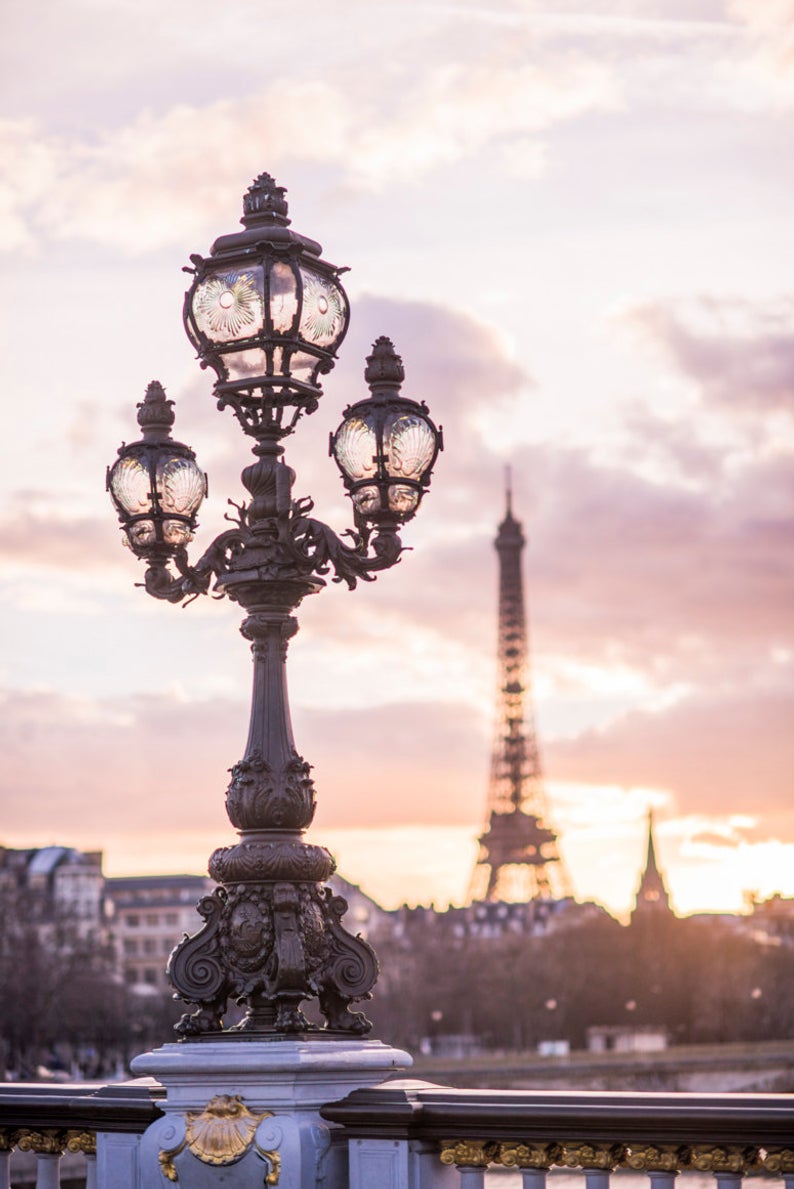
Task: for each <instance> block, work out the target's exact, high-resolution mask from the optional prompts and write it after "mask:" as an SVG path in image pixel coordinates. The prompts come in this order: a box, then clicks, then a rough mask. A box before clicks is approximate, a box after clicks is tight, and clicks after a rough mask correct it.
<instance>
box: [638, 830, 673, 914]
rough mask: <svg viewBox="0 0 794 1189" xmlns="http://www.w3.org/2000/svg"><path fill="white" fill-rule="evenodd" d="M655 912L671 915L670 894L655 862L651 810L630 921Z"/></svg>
mask: <svg viewBox="0 0 794 1189" xmlns="http://www.w3.org/2000/svg"><path fill="white" fill-rule="evenodd" d="M648 911H657V912H665V913H671V912H672V911H673V910H672V908H671V907H670V893H669V892H668V891H667V888H666V886H665V882H664V876H663V875H662V873H661V871H660V870H659V866H658V864H657V862H656V846H655V843H654V838H653V810H652V809H649V810H648V851H647V855H646V858H645V870H644V871H643V873H642V876H641V878H640V886H639V887H638V888H637V896H636V899H635V901H634V909H633V911H632V914H631V918H632V920H634V919H635V917H636V914H637V913H643V914H644V913H645V912H648Z"/></svg>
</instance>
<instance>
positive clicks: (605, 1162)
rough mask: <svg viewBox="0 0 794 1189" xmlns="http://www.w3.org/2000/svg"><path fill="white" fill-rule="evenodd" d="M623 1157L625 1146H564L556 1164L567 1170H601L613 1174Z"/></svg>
mask: <svg viewBox="0 0 794 1189" xmlns="http://www.w3.org/2000/svg"><path fill="white" fill-rule="evenodd" d="M625 1155H626V1145H625V1144H597V1145H596V1144H564V1145H563V1148H562V1153H561V1156H560V1159H559V1162H558V1163H560V1164H564V1165H566V1166H567V1167H568V1168H601V1169H606V1170H607V1171H608V1172H614V1170H615V1169H616V1168H617V1166H618V1165H619V1164H620V1163H621V1162H622V1161H623V1159H624V1157H625Z"/></svg>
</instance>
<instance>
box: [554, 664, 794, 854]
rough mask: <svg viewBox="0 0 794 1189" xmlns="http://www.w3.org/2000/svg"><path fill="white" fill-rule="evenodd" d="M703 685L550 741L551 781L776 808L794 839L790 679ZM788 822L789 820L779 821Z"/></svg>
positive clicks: (684, 800) (762, 811) (748, 808)
mask: <svg viewBox="0 0 794 1189" xmlns="http://www.w3.org/2000/svg"><path fill="white" fill-rule="evenodd" d="M790 669H791V666H789V668H788V670H787V671H786V672H785V673H783V674H781V675H780V678H779V681H778V682H777V683H776V684H773V683H771V682H768V683H766V684H764V685H755V686H751V687H749V688H746V689H741V688H734V689H728V690H725V691H719V690H708V691H699V692H697V693H694V694H693V695H692V696H690V697H686V698H682V699H681V700H680V701H678V702H677V703H676V704H675V705H674V706H671V707H669V708H667V709H666V710H662V711H657V712H649V711H646V710H637V711H634V712H632V713H630V714H627V715H625V716H623V717H622V718H620V719H618V720H616V721H615V722H613V723H612V724H611V725H610V726H609V727H607V728H604V729H602V730H599V731H592V730H590V731H585V732H583V733H582V734H580V735H579V736H577V737H576V738H574V739H569V740H564V739H557V740H550V741H548V742H547V747H546V752H547V756H548V765H549V770H550V771H553V773H554V777H555V779H560V780H574V781H576V780H579V781H586V782H592V783H594V784H599V783H601V784H610V783H615V784H621V785H624V786H630V785H637V784H640V785H645V786H648V787H651V788H660V789H665V790H669V791H670V792H672V794H673V795H674V797H675V799H676V802H677V806H678V809H679V812H686V813H706V814H713V815H715V816H716V815H725V814H735V813H742V814H750V815H753V816H755V815H758V816H759V817H763V816H765V815H767V814H773V813H774V814H776V815H777V819H778V820H779V822H780V824H781V832H780V833H779V835H778V837H779V838H780V839H781V840H782V841H794V808H793V807H792V787H793V785H794V735H793V734H792V731H791V723H792V720H793V719H794V681H792V675H791V671H790ZM783 821H785V827H784V826H783Z"/></svg>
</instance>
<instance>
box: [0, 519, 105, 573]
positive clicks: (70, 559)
mask: <svg viewBox="0 0 794 1189" xmlns="http://www.w3.org/2000/svg"><path fill="white" fill-rule="evenodd" d="M113 521H114V516H113V514H112V512H110V514H109V515H108V517H107V518H106V519H104V520H103V519H101V518H100V517H98V516H97V517H92V516H75V517H67V516H63V515H54V516H52V515H48V514H46V513H44V512H41V511H39V510H37V509H32V510H28V511H19V510H14V511H13V512H12V513H11V514H8V513H7V514H6V517H5V518H4V519H3V520H2V521H0V559H2V560H3V561H4V562H11V563H15V564H19V565H23V566H30V565H33V566H36V567H41V566H43V567H45V568H48V569H56V570H75V571H84V570H96V569H104V568H106V567H107V566H115V565H117V564H118V563H119V562H120V561H121V560H122V559H121V557H120V556H119V544H120V543H121V542H120V539H119V537H117V535H116V532H115V530H114V527H113Z"/></svg>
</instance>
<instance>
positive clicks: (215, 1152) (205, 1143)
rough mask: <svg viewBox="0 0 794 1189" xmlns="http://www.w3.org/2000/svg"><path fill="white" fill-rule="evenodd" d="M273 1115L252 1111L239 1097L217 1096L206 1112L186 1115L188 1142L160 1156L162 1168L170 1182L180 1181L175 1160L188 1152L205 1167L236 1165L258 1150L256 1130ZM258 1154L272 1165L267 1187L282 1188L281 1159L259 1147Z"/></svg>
mask: <svg viewBox="0 0 794 1189" xmlns="http://www.w3.org/2000/svg"><path fill="white" fill-rule="evenodd" d="M272 1114H273V1112H272V1111H262V1112H259V1113H257V1112H254V1111H250V1110H249V1109H248V1107H247V1106H246V1105H245V1103H244V1102H243V1100H242V1099H241V1098H240V1096H239V1095H237V1094H216V1095H215V1097H214V1098H211V1099H210V1101H209V1102H208V1103H207V1105H206V1106H205V1107H204V1110H203V1111H186V1112H185V1138H184V1140H183V1141H182V1142H181V1143H180V1144H178V1145H177V1146H176V1147H175V1148H168V1149H165V1150H163V1151H161V1152H160V1154H159V1160H160V1168H161V1169H162V1172H163V1174H164V1176H165V1177H166V1178H167V1179H168V1180H169V1181H178V1180H179V1176H178V1174H177V1170H176V1166H175V1165H174V1158H175V1157H176V1156H178V1155H179V1153H180V1152H183V1151H184V1150H185V1148H187V1149H188V1150H189V1151H190V1152H192V1153H193V1155H194V1156H195V1157H196V1159H197V1160H200V1161H201V1163H202V1164H211V1165H216V1166H219V1165H225V1164H235V1163H236V1162H237V1161H238V1160H242V1158H243V1156H245V1154H246V1153H247V1152H248V1151H250V1149H251V1148H252V1147H253V1146H254V1142H255V1141H254V1137H255V1136H256V1129H257V1127H258V1126H259V1124H260V1123H261V1122H262V1120H263V1119H269V1118H271V1117H272ZM256 1150H257V1153H258V1154H259V1155H260V1156H261V1157H263V1158H264V1159H265V1160H267V1161H268V1164H269V1166H270V1172H269V1173H268V1176H267V1178H266V1182H265V1183H266V1184H268V1185H276V1184H278V1178H279V1172H280V1168H281V1157H280V1156H279V1154H278V1153H277V1152H266V1151H264V1149H262V1148H260V1147H259V1145H258V1144H257V1145H256Z"/></svg>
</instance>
